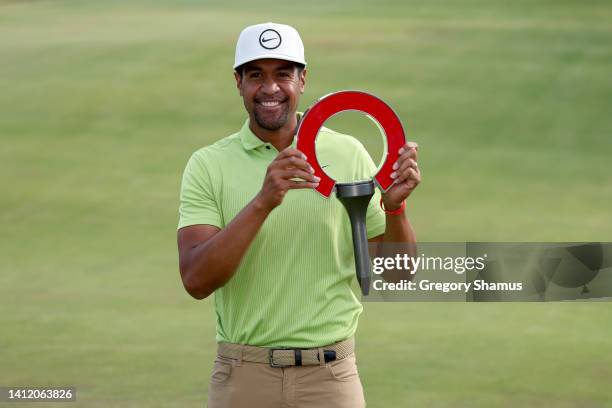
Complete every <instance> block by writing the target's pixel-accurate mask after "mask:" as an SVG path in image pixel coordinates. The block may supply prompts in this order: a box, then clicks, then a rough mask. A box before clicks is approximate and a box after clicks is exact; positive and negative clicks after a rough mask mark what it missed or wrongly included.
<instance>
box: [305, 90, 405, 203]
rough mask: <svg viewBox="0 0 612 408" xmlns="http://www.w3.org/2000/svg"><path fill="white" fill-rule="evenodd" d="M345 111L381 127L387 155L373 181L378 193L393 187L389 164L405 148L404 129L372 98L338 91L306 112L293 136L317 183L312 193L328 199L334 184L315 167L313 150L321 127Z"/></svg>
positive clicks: (396, 117) (318, 167) (391, 169)
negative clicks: (362, 114) (379, 190)
mask: <svg viewBox="0 0 612 408" xmlns="http://www.w3.org/2000/svg"><path fill="white" fill-rule="evenodd" d="M347 110H356V111H361V112H364V113H366V114H368V115H370V116H371V117H373V118H374V119H375V120H376V121H377V122H378V123H379V124H380V126H381V127H382V129H383V131H384V133H385V138H386V140H387V155H386V157H385V160H384V162H383V165H382V166H381V168H380V170H379V171H378V173H376V175H375V176H374V180H375V181H376V184H378V187H380V189H381V190H382V191H387V190H388V189H389V187H391V185H392V184H393V179H392V178H391V173H392V172H393V163H395V162H396V161H397V159H398V157H399V149H400V148H401V147H402V146H404V145H405V144H406V136H405V134H404V128H403V127H402V123H401V122H400V119H399V117H398V116H397V115H396V114H395V112H394V111H393V109H391V107H390V106H389V105H387V104H386V103H385V102H383V101H382V100H381V99H379V98H377V97H376V96H374V95H371V94H369V93H366V92H361V91H340V92H334V93H331V94H329V95H325V96H323V97H322V98H321V99H319V100H318V101H317V102H316V103H315V104H314V105H313V106H312V107H310V109H308V110H307V111H306V113H305V114H304V117H303V118H302V120H301V121H300V126H299V128H298V132H297V146H296V147H297V149H298V150H300V151H301V152H302V153H304V154H305V155H306V157H307V161H308V163H309V164H310V165H311V166H312V168H313V169H314V171H315V176H317V177H320V178H321V181H320V182H319V186H318V187H317V188H316V190H317V191H318V192H319V193H321V194H322V195H323V196H325V197H329V196H330V195H331V193H332V191H333V190H334V186H335V185H336V181H335V180H333V179H332V178H331V177H329V176H328V175H327V174H326V173H325V172H324V171H323V169H322V168H321V166H320V165H319V161H318V160H317V154H316V150H315V139H316V137H317V134H318V133H319V130H320V129H321V127H322V126H323V123H325V121H326V120H327V119H329V118H330V117H332V116H333V115H335V114H337V113H339V112H342V111H347Z"/></svg>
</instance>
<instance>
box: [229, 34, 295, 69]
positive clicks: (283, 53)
mask: <svg viewBox="0 0 612 408" xmlns="http://www.w3.org/2000/svg"><path fill="white" fill-rule="evenodd" d="M262 58H275V59H282V60H286V61H293V62H297V63H299V64H302V65H306V60H305V59H304V44H303V43H302V39H301V38H300V34H299V33H298V32H297V30H296V29H295V28H293V27H291V26H288V25H285V24H275V23H265V24H256V25H252V26H248V27H247V28H245V29H244V30H242V32H241V33H240V37H238V42H237V43H236V58H235V60H234V69H236V68H237V67H239V66H240V65H242V64H245V63H247V62H250V61H254V60H258V59H262Z"/></svg>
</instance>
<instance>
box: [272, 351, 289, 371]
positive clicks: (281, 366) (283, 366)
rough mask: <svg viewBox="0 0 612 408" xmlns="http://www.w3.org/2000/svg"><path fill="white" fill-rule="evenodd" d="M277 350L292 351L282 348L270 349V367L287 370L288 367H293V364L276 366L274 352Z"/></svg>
mask: <svg viewBox="0 0 612 408" xmlns="http://www.w3.org/2000/svg"><path fill="white" fill-rule="evenodd" d="M276 350H279V351H280V350H291V349H281V348H276V349H274V348H273V349H270V351H269V354H268V360H269V361H270V367H275V368H287V367H291V364H276V363H275V362H274V352H275V351H276Z"/></svg>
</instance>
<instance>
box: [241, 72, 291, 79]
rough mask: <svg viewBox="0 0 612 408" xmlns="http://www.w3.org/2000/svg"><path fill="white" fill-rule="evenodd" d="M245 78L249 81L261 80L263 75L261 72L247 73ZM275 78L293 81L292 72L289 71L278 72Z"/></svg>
mask: <svg viewBox="0 0 612 408" xmlns="http://www.w3.org/2000/svg"><path fill="white" fill-rule="evenodd" d="M247 77H248V78H249V79H262V78H263V74H262V73H261V72H249V73H248V75H247ZM276 77H277V78H278V79H283V80H292V79H293V72H290V71H280V72H278V73H277V74H276Z"/></svg>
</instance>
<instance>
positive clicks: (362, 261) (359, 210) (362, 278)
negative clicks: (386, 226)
mask: <svg viewBox="0 0 612 408" xmlns="http://www.w3.org/2000/svg"><path fill="white" fill-rule="evenodd" d="M373 195H374V182H373V181H362V182H356V183H338V184H336V197H338V199H339V200H340V202H341V203H342V205H344V208H346V211H347V212H348V215H349V219H350V220H351V229H352V231H353V250H354V252H355V267H356V273H357V281H358V282H359V286H360V287H361V293H362V294H364V295H367V294H368V293H369V292H370V280H371V276H372V265H371V264H370V252H369V250H368V235H367V233H366V222H365V220H366V213H367V210H368V204H369V203H370V199H371V198H372V196H373Z"/></svg>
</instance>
